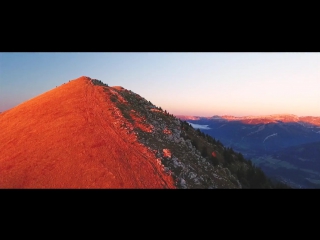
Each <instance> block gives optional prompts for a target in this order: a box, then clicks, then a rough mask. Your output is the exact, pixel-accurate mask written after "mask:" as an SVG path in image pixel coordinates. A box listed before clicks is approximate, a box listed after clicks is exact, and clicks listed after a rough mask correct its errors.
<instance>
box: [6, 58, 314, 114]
mask: <svg viewBox="0 0 320 240" xmlns="http://www.w3.org/2000/svg"><path fill="white" fill-rule="evenodd" d="M80 76H88V77H91V78H96V79H99V80H101V81H103V82H104V83H107V84H108V85H109V86H122V87H124V88H126V89H128V90H132V91H133V92H135V93H137V94H139V95H140V96H142V97H144V98H146V99H147V100H148V101H151V102H152V103H153V104H155V105H157V106H160V107H162V109H166V110H167V111H169V113H172V114H175V115H193V116H213V115H234V116H247V115H268V114H283V113H286V114H295V115H298V116H308V115H309V116H320V53H223V52H221V53H220V52H219V53H215V52H212V53H170V52H168V53H103V52H101V53H99V52H97V53H68V52H65V53H41V52H40V53H0V112H2V111H5V110H8V109H10V108H12V107H14V106H17V105H18V104H20V103H22V102H24V101H26V100H29V99H31V98H33V97H35V96H37V95H39V94H42V93H44V92H46V91H49V90H51V89H52V88H55V87H56V86H59V85H61V84H62V83H66V82H68V81H69V80H71V79H75V78H78V77H80Z"/></svg>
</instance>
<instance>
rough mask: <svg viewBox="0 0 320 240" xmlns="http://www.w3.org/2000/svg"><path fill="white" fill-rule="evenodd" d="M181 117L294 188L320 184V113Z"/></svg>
mask: <svg viewBox="0 0 320 240" xmlns="http://www.w3.org/2000/svg"><path fill="white" fill-rule="evenodd" d="M178 117H179V118H180V119H182V120H186V121H188V122H189V123H191V124H193V126H194V127H195V128H199V129H201V131H203V132H204V133H206V134H208V135H210V136H212V137H214V138H215V139H216V140H219V141H221V142H222V143H223V144H224V145H225V146H228V147H232V148H233V149H234V150H236V151H239V152H241V153H242V154H243V155H244V156H245V157H246V158H248V159H251V160H252V162H253V163H254V164H255V165H257V166H259V167H261V168H262V169H263V171H264V172H265V173H266V174H267V175H268V176H270V177H272V178H275V179H278V180H280V181H283V182H286V183H287V184H290V185H291V186H292V187H294V188H319V187H320V185H319V183H320V157H319V156H320V118H319V117H312V116H309V117H298V116H295V115H268V116H249V117H233V116H213V117H196V116H192V117H191V116H178Z"/></svg>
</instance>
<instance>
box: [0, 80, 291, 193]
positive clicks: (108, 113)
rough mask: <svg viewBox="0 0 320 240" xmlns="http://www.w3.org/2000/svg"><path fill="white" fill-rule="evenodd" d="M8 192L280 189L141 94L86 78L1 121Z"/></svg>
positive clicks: (0, 179)
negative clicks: (133, 189) (58, 189)
mask: <svg viewBox="0 0 320 240" xmlns="http://www.w3.org/2000/svg"><path fill="white" fill-rule="evenodd" d="M0 128H1V129H2V135H1V136H0V141H1V143H2V144H0V188H156V189H159V188H160V189H162V188H182V189H184V188H209V189H210V188H275V187H281V188H282V187H286V186H284V185H281V184H274V183H273V182H271V181H270V180H269V179H267V178H266V176H265V175H264V173H263V172H262V171H261V169H259V168H257V167H255V166H253V165H252V163H251V161H249V160H246V159H244V158H243V156H242V154H241V153H237V152H234V151H233V149H231V148H226V147H224V146H223V145H222V144H221V143H220V142H219V141H218V142H217V141H215V140H214V139H213V138H211V137H210V136H208V135H205V134H203V133H202V132H200V131H198V130H196V129H194V128H193V127H192V126H191V125H190V124H188V123H186V122H183V121H181V120H179V119H177V118H176V117H174V116H173V115H172V114H169V113H168V112H167V111H166V110H162V108H161V107H157V106H156V105H154V104H152V103H151V102H150V101H147V100H146V99H144V98H143V97H141V96H140V95H139V94H137V93H134V92H132V91H131V90H127V89H125V88H123V87H121V86H114V87H110V86H108V84H105V83H103V82H102V81H101V80H98V79H92V78H89V77H85V76H83V77H80V78H77V79H74V80H70V81H69V82H68V83H64V84H62V85H60V86H58V87H56V88H54V89H52V90H49V91H47V92H45V93H43V94H41V95H38V96H37V97H35V98H32V99H30V100H28V101H26V102H24V103H22V104H20V105H18V106H16V107H14V108H12V109H9V110H7V111H6V112H3V113H2V114H1V115H0Z"/></svg>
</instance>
